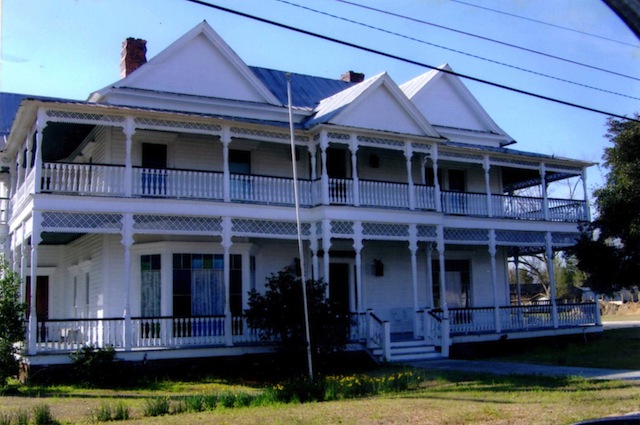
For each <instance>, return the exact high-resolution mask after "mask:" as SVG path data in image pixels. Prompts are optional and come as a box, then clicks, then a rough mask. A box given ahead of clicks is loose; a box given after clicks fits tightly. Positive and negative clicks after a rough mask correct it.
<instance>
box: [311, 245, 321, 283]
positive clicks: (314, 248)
mask: <svg viewBox="0 0 640 425" xmlns="http://www.w3.org/2000/svg"><path fill="white" fill-rule="evenodd" d="M309 248H310V249H311V275H312V278H313V280H320V274H319V273H320V270H319V269H318V267H319V265H318V238H317V237H315V236H312V237H311V238H310V239H309Z"/></svg>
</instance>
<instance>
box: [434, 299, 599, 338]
mask: <svg viewBox="0 0 640 425" xmlns="http://www.w3.org/2000/svg"><path fill="white" fill-rule="evenodd" d="M597 308H598V307H597V304H595V303H568V304H558V305H557V309H558V318H559V320H558V326H559V327H572V326H588V325H599V324H600V323H599V319H598V314H597V313H598V312H597V310H596V309H597ZM498 311H499V320H500V327H499V329H500V330H501V331H502V332H512V331H529V330H538V329H553V328H554V323H553V316H552V306H551V304H540V305H524V306H501V307H498ZM431 313H432V314H433V315H434V316H435V317H436V318H438V319H442V317H443V312H442V310H432V311H431ZM495 317H496V316H495V308H494V307H476V308H451V309H449V323H450V332H451V335H465V334H485V333H492V332H497V330H498V327H497V324H496V319H495Z"/></svg>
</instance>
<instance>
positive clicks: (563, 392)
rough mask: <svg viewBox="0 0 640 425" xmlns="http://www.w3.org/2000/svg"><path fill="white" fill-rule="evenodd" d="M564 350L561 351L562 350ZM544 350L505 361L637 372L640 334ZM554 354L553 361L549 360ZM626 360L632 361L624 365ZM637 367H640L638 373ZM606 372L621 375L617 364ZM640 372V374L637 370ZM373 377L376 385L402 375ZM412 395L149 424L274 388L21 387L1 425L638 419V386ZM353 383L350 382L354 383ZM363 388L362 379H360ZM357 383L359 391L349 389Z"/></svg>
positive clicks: (205, 383)
mask: <svg viewBox="0 0 640 425" xmlns="http://www.w3.org/2000/svg"><path fill="white" fill-rule="evenodd" d="M554 344H557V343H554ZM554 344H546V345H545V344H539V345H538V346H537V347H536V348H535V349H533V350H531V352H530V353H529V354H522V353H520V354H514V355H513V356H505V357H503V358H501V359H502V360H504V359H507V360H513V361H519V360H526V361H530V362H534V361H535V362H538V363H540V362H547V363H555V364H565V365H598V366H601V365H602V362H603V361H604V360H603V359H606V358H609V359H614V360H610V362H613V363H614V364H615V367H618V366H621V365H637V364H638V361H639V360H638V355H637V353H638V352H639V351H638V349H640V345H639V344H640V330H638V329H622V330H616V331H607V332H605V334H604V335H603V336H602V337H601V338H599V339H595V340H588V341H574V342H572V343H571V344H564V345H562V346H557V345H554ZM545 353H546V354H545ZM624 357H630V359H628V360H626V361H625V360H624ZM634 362H635V363H634ZM608 367H614V366H612V365H611V364H609V365H608ZM637 368H640V366H638V367H637ZM398 370H399V369H397V368H385V369H380V370H375V371H372V372H370V373H368V375H370V376H372V377H373V378H372V379H378V378H380V377H384V376H389V375H391V374H397V373H398ZM419 373H420V374H421V375H420V378H421V379H419V380H418V381H416V384H415V385H413V386H411V387H410V388H409V389H408V390H403V391H400V392H387V393H384V394H380V395H375V396H366V397H361V398H353V399H343V400H338V401H329V402H311V403H296V402H293V403H289V404H284V403H281V402H275V401H273V402H267V403H264V405H262V406H257V407H238V408H227V407H220V406H218V407H216V408H215V409H213V410H211V411H206V412H199V413H179V414H171V415H166V416H159V417H147V416H145V410H146V409H147V406H148V404H149V400H157V399H160V398H161V397H168V398H169V399H170V403H172V406H179V405H180V400H184V398H185V397H187V396H193V395H212V394H220V393H226V394H230V393H247V394H259V393H261V392H262V391H264V388H265V386H266V384H261V383H255V382H252V383H250V384H249V383H242V382H241V383H236V382H234V383H231V382H229V381H224V380H220V379H214V378H210V379H202V380H199V381H197V382H175V381H160V382H156V383H153V384H152V385H147V386H145V387H142V388H136V389H121V390H105V389H84V388H76V387H72V386H55V387H17V388H14V389H13V391H12V393H11V394H12V395H5V396H2V397H0V423H6V422H2V418H3V417H5V418H6V417H7V415H9V414H10V412H18V411H22V412H28V411H31V410H32V409H33V408H34V407H35V406H41V405H43V404H46V405H48V406H49V408H50V410H51V413H52V414H53V416H54V417H55V418H56V419H57V420H58V421H60V422H61V423H63V424H84V423H89V422H91V421H92V416H95V412H96V411H97V409H98V408H99V407H101V406H105V405H111V406H113V405H116V404H117V403H123V404H124V405H125V406H126V408H127V410H128V412H129V416H130V419H129V420H127V421H125V422H120V423H126V424H132V425H133V424H167V425H168V424H178V425H182V424H184V425H191V424H210V423H221V424H224V423H233V424H265V423H266V424H334V423H344V424H371V423H373V424H403V423H407V424H408V423H411V424H413V423H421V424H571V423H574V422H577V421H581V420H586V419H591V418H596V417H602V416H609V415H621V414H626V413H630V412H634V411H638V410H640V409H639V407H638V406H640V382H629V381H625V382H623V381H609V382H602V381H587V380H585V379H583V378H549V377H541V376H495V375H490V374H474V375H472V374H463V373H460V372H453V371H439V370H426V371H424V370H423V371H420V372H419ZM354 379H355V378H348V379H345V380H344V381H345V382H347V383H348V382H351V381H353V380H354ZM358 379H363V378H362V377H360V378H358ZM350 380H351V381H350ZM14 423H15V422H14Z"/></svg>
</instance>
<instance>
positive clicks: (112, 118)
mask: <svg viewBox="0 0 640 425" xmlns="http://www.w3.org/2000/svg"><path fill="white" fill-rule="evenodd" d="M46 114H47V116H48V117H51V118H59V120H60V121H65V120H68V121H71V122H72V121H91V122H98V123H103V122H115V123H122V122H124V120H125V118H124V117H121V116H117V115H101V114H90V113H87V112H70V111H56V110H48V111H47V112H46Z"/></svg>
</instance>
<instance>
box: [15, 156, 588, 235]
mask: <svg viewBox="0 0 640 425" xmlns="http://www.w3.org/2000/svg"><path fill="white" fill-rule="evenodd" d="M34 174H35V173H33V172H31V173H29V174H28V175H27V176H26V179H25V183H24V184H23V185H21V186H20V187H19V188H18V189H17V190H16V193H15V195H14V197H13V199H12V202H11V205H12V206H14V207H15V206H16V205H20V204H21V202H22V201H23V200H24V199H26V197H27V196H28V194H29V193H33V187H34V186H33V185H34V183H35V182H34ZM125 174H126V173H125V167H123V166H114V165H94V164H64V163H45V164H44V165H43V170H42V177H41V182H40V191H42V192H47V193H61V194H77V195H92V196H125V194H126V193H129V192H130V193H131V194H132V196H142V197H166V198H183V199H208V200H218V201H222V200H224V199H225V182H224V175H223V173H220V172H206V171H193V170H178V169H162V170H160V169H148V168H133V170H132V178H131V179H132V181H131V188H130V190H127V187H126V185H127V182H126V181H125ZM321 184H322V183H321V180H316V181H310V180H299V181H298V194H299V196H300V204H301V205H302V206H305V207H312V206H317V205H321V204H322V203H323V195H322V193H323V190H322V186H321ZM228 185H229V189H228V190H229V193H228V198H229V200H230V201H232V202H247V203H258V204H270V205H293V203H294V197H293V183H292V179H290V178H284V177H271V176H259V175H244V174H231V175H230V178H229V183H228ZM328 186H329V187H328V195H329V198H328V202H329V203H330V204H334V205H361V206H366V207H380V208H401V209H408V208H411V206H412V205H411V198H412V199H413V207H414V208H415V209H419V210H432V211H435V210H436V205H437V202H436V192H435V188H434V187H433V186H424V185H414V186H413V193H412V194H411V196H410V193H409V185H408V184H406V183H393V182H383V181H371V180H359V181H358V184H357V188H356V187H355V183H354V181H353V180H351V179H337V178H330V179H329V181H328ZM440 204H441V206H442V212H444V213H447V214H455V215H468V216H480V217H488V216H492V217H496V218H509V219H519V220H545V219H546V220H551V221H564V222H579V221H586V220H587V218H588V214H587V205H586V202H585V201H578V200H570V199H552V198H550V199H548V200H547V206H546V213H545V205H544V202H543V199H542V198H533V197H526V196H507V195H497V194H492V195H491V196H490V199H488V198H487V195H486V194H484V193H469V192H449V191H442V192H441V194H440ZM489 211H490V212H491V214H490V213H489Z"/></svg>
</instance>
